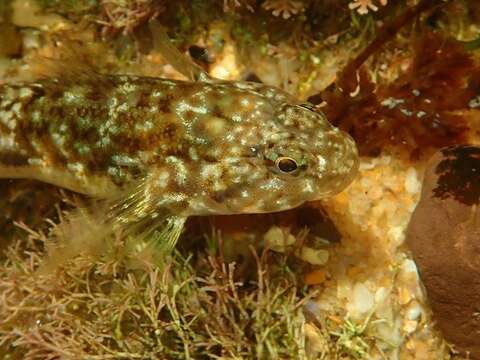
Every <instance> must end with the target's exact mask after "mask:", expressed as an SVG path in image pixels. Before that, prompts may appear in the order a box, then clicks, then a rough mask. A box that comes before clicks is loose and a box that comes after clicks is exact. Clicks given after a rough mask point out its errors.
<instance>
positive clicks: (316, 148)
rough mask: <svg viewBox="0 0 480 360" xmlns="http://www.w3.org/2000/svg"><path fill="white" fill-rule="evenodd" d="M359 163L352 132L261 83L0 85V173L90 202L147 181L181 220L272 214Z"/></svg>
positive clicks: (329, 187)
mask: <svg viewBox="0 0 480 360" xmlns="http://www.w3.org/2000/svg"><path fill="white" fill-rule="evenodd" d="M282 162H283V163H282ZM357 163H358V161H357V151H356V147H355V144H354V142H353V141H352V140H351V138H350V137H349V136H348V135H346V134H345V133H343V132H341V131H340V130H338V129H336V128H334V127H332V126H331V125H330V124H329V123H328V121H327V120H326V119H325V117H324V116H323V115H322V114H321V113H319V112H315V111H312V110H310V109H309V108H308V107H305V106H303V105H302V104H300V103H299V102H298V101H297V100H296V99H295V98H293V97H292V96H291V95H289V94H287V93H285V92H283V91H281V90H279V89H276V88H273V87H269V86H265V85H262V84H256V83H248V82H222V81H216V82H187V81H174V80H166V79H159V78H148V77H134V76H104V75H96V76H93V77H92V79H91V80H82V81H77V82H75V83H68V82H66V83H65V82H62V80H61V79H48V80H42V81H39V82H36V83H31V84H16V85H12V84H10V85H1V86H0V177H7V178H18V177H25V178H34V179H38V180H41V181H45V182H49V183H53V184H56V185H58V186H62V187H65V188H69V189H71V190H74V191H77V192H80V193H85V194H88V195H91V196H93V197H96V198H109V197H111V196H112V195H114V194H120V193H122V191H126V190H128V188H129V187H130V186H132V184H135V182H143V183H145V186H146V191H147V190H148V191H149V192H150V194H151V195H154V196H155V197H156V199H155V202H156V203H157V204H156V205H158V206H159V207H167V208H170V209H172V211H173V212H175V213H178V214H181V215H184V216H190V215H210V214H235V213H261V212H273V211H280V210H285V209H289V208H292V207H296V206H298V205H300V204H302V203H303V202H305V201H311V200H315V199H319V198H323V197H326V196H330V195H333V194H335V193H338V192H339V191H341V190H342V189H344V188H345V187H346V186H347V185H348V184H349V183H350V182H351V181H352V179H353V177H354V175H355V173H356V170H357Z"/></svg>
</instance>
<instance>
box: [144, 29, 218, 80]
mask: <svg viewBox="0 0 480 360" xmlns="http://www.w3.org/2000/svg"><path fill="white" fill-rule="evenodd" d="M148 26H149V28H150V31H151V33H152V37H153V47H154V49H155V50H156V51H158V52H159V53H160V54H161V55H162V56H163V57H164V58H165V60H167V62H168V63H169V64H170V65H172V66H173V67H174V68H175V70H177V71H178V72H180V73H181V74H182V75H185V76H186V77H187V78H188V79H189V80H191V81H203V82H209V81H212V78H211V77H210V76H209V75H208V74H207V73H206V72H205V71H204V70H203V69H202V68H201V67H200V66H198V65H196V64H195V63H193V62H192V61H190V60H189V59H188V58H187V57H186V56H185V55H184V54H182V53H181V52H180V51H179V50H178V49H177V48H176V47H175V46H173V45H172V43H171V42H170V39H169V37H168V35H167V32H166V31H165V28H164V27H163V26H162V25H161V24H160V23H159V22H158V21H157V20H152V21H150V22H149V23H148Z"/></svg>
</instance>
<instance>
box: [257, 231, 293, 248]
mask: <svg viewBox="0 0 480 360" xmlns="http://www.w3.org/2000/svg"><path fill="white" fill-rule="evenodd" d="M263 239H264V241H265V245H266V246H267V247H268V248H269V249H271V250H273V251H277V252H285V251H286V250H287V249H288V247H290V246H292V245H293V244H295V242H296V239H295V236H293V235H292V234H290V233H289V232H287V231H286V230H284V229H282V228H280V227H278V226H272V227H271V228H270V229H269V230H268V231H267V232H266V233H265V235H264V236H263Z"/></svg>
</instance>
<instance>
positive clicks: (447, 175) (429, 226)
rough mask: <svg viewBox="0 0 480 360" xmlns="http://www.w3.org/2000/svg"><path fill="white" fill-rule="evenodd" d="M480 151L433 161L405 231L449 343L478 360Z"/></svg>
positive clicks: (454, 150) (448, 152)
mask: <svg viewBox="0 0 480 360" xmlns="http://www.w3.org/2000/svg"><path fill="white" fill-rule="evenodd" d="M479 199H480V147H475V146H456V147H451V148H446V149H443V150H441V151H440V152H438V153H437V154H436V155H434V156H433V158H432V159H431V160H430V162H429V165H428V168H427V171H426V174H425V179H424V183H423V189H422V196H421V199H420V202H419V204H418V206H417V208H416V209H415V211H414V213H413V215H412V218H411V221H410V224H409V228H408V231H407V244H408V246H409V247H410V249H411V251H412V254H413V258H414V260H415V261H416V263H417V266H418V269H419V273H420V277H421V279H422V281H423V283H424V285H425V288H426V290H427V295H428V298H429V301H430V304H431V307H432V310H433V313H434V317H435V320H436V322H437V324H438V327H439V329H440V330H441V331H442V333H443V335H444V337H445V339H446V340H447V341H449V342H450V343H452V344H454V345H455V347H456V349H457V350H459V351H461V352H462V353H466V352H469V353H470V359H480V211H479V210H478V206H479Z"/></svg>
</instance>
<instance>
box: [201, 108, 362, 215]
mask: <svg viewBox="0 0 480 360" xmlns="http://www.w3.org/2000/svg"><path fill="white" fill-rule="evenodd" d="M241 129H242V130H241V131H237V130H238V129H231V131H229V132H228V134H225V136H226V137H228V136H230V137H232V136H234V134H235V133H237V134H238V136H237V137H236V138H235V139H234V141H233V143H235V146H229V147H228V146H227V147H224V148H223V149H224V150H223V153H222V157H221V158H218V159H217V160H216V161H215V162H210V163H207V164H203V165H202V166H203V168H202V169H200V170H199V171H198V173H199V174H200V176H199V178H200V179H201V178H205V179H206V180H207V182H204V183H203V184H202V189H203V190H202V191H203V194H204V195H205V194H207V195H206V197H208V200H206V199H205V196H203V198H202V197H199V198H202V201H201V203H202V204H203V206H201V211H197V213H199V214H201V215H204V214H245V213H269V212H277V211H283V210H288V209H291V208H295V207H297V206H299V205H301V204H303V203H305V202H309V201H314V200H319V199H323V198H325V197H329V196H332V195H334V194H336V193H339V192H341V191H342V190H343V189H345V188H346V187H347V186H348V185H349V184H350V183H351V182H352V180H353V179H354V177H355V175H356V173H357V170H358V152H357V148H356V145H355V142H354V141H353V140H352V138H351V137H350V136H349V135H348V134H346V133H345V132H343V131H341V130H339V129H338V128H335V127H333V126H332V125H331V124H330V123H329V122H328V121H327V119H326V117H325V116H324V115H323V114H322V113H321V112H319V111H317V110H314V109H313V107H311V106H305V105H298V104H293V105H288V104H287V105H283V106H280V107H278V108H277V109H274V111H272V112H271V114H270V115H268V116H267V114H265V118H264V119H263V121H256V122H252V123H250V124H248V123H243V124H241ZM223 140H225V139H223ZM230 140H231V139H230ZM225 143H227V142H226V141H223V142H222V145H223V146H225V145H224V144H225Z"/></svg>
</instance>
